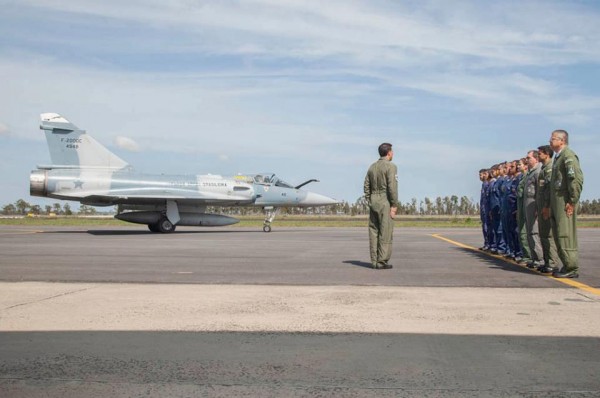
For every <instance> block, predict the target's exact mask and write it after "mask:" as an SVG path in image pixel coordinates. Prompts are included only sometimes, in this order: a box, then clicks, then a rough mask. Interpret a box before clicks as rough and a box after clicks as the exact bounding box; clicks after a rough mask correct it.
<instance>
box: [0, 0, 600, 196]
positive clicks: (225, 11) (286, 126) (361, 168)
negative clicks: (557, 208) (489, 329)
mask: <svg viewBox="0 0 600 398" xmlns="http://www.w3.org/2000/svg"><path fill="white" fill-rule="evenodd" d="M598 21H600V3H598V2H596V1H497V2H487V1H486V2H482V1H451V2H446V1H383V0H369V1H366V0H364V1H358V0H344V1H341V0H340V1H338V0H331V1H326V2H322V1H300V0H249V1H234V0H222V1H202V0H178V1H169V0H144V1H140V0H130V1H127V2H123V1H114V0H104V1H101V2H99V1H92V0H70V1H65V0H44V1H41V0H19V1H10V0H9V1H6V0H4V1H0V79H1V80H0V181H2V182H1V183H0V187H1V188H2V189H0V204H2V205H3V204H7V203H11V202H14V201H15V200H17V199H19V198H26V199H28V200H30V201H31V202H33V203H40V204H42V203H44V202H42V201H41V200H38V198H30V197H29V191H28V190H29V185H28V184H29V183H28V179H29V172H30V171H31V170H32V169H34V168H35V166H36V165H37V164H47V163H49V155H48V152H47V149H46V144H45V141H44V137H43V134H42V132H41V131H40V130H39V128H38V125H39V114H40V113H44V112H56V113H60V114H62V115H64V116H65V117H66V118H68V119H69V120H70V121H71V122H73V123H74V124H76V125H78V126H79V127H80V128H83V129H86V130H87V131H88V133H90V134H92V135H93V136H94V137H95V138H96V139H97V140H98V141H100V142H102V143H103V144H105V145H106V146H107V147H108V148H109V149H111V150H112V151H114V152H115V153H117V154H118V155H119V156H120V157H122V158H123V159H126V160H127V161H129V162H130V163H131V164H132V165H133V166H134V167H135V168H136V169H137V170H139V171H142V172H147V173H165V174H205V173H212V174H223V175H233V174H237V173H252V172H263V171H273V172H275V173H277V174H278V175H280V176H281V177H282V178H283V179H285V180H286V181H288V182H290V183H300V182H303V181H305V180H306V179H309V178H318V179H320V181H321V182H320V183H319V184H316V185H313V186H312V189H314V190H315V191H318V192H320V193H323V194H327V195H330V196H333V197H336V198H339V199H343V200H346V201H350V202H354V201H355V200H356V199H357V198H358V197H359V196H360V195H361V194H362V183H363V178H364V174H365V172H366V169H367V168H368V166H369V164H370V163H371V162H373V161H375V160H376V159H377V157H378V155H377V146H378V145H379V144H380V143H381V142H392V143H393V144H394V148H395V159H394V161H395V163H396V164H397V165H398V169H399V181H400V198H401V200H402V201H403V202H407V201H410V199H411V198H413V197H416V198H418V199H423V198H424V197H425V196H429V197H430V198H435V197H437V196H446V195H458V196H463V195H466V196H468V197H471V198H474V199H477V197H478V192H479V183H478V180H477V172H478V170H479V169H480V168H482V167H486V166H489V165H492V164H494V163H497V162H499V161H503V160H510V159H516V158H518V157H522V156H524V155H525V153H526V152H527V150H528V149H531V148H534V147H537V146H539V145H543V144H545V143H547V141H548V138H549V136H550V132H551V131H552V130H554V129H558V128H560V129H566V130H567V131H569V132H570V134H571V147H572V148H573V149H574V150H575V151H576V152H577V153H578V154H579V156H580V159H581V164H582V168H583V171H584V174H585V185H584V192H583V198H584V199H596V198H600V185H599V184H598V178H597V177H596V176H597V175H598V173H599V172H600V163H599V159H598V158H599V155H600V143H599V138H600V135H599V134H598V126H599V125H600V123H599V122H600V116H599V115H600V72H599V71H600V68H599V63H600V24H599V23H598Z"/></svg>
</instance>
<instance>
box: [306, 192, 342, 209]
mask: <svg viewBox="0 0 600 398" xmlns="http://www.w3.org/2000/svg"><path fill="white" fill-rule="evenodd" d="M300 203H301V204H302V205H303V206H327V205H334V204H336V203H340V201H339V200H336V199H333V198H330V197H328V196H325V195H321V194H318V193H314V192H307V193H306V197H305V198H304V199H303V200H302V201H301V202H300Z"/></svg>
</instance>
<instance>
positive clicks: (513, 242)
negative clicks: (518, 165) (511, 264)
mask: <svg viewBox="0 0 600 398" xmlns="http://www.w3.org/2000/svg"><path fill="white" fill-rule="evenodd" d="M521 178H523V176H522V175H521V174H519V175H517V176H514V177H513V178H512V179H511V181H510V187H509V188H510V190H509V192H508V215H509V216H508V219H507V220H508V224H507V229H508V235H509V247H510V250H511V253H512V254H513V255H514V257H515V258H522V257H523V250H522V249H521V243H520V242H519V226H518V224H517V210H518V209H517V189H518V187H519V183H520V182H521Z"/></svg>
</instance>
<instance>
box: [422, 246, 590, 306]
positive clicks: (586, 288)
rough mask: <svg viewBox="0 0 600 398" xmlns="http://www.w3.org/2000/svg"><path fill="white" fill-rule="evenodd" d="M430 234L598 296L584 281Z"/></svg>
mask: <svg viewBox="0 0 600 398" xmlns="http://www.w3.org/2000/svg"><path fill="white" fill-rule="evenodd" d="M431 236H433V237H434V238H436V239H440V240H443V241H445V242H448V243H451V244H453V245H455V246H458V247H462V248H463V249H468V250H472V251H474V252H476V253H481V254H485V255H487V256H489V257H494V258H497V259H498V260H502V261H504V262H505V263H508V264H512V265H517V266H519V267H521V268H525V269H527V270H529V271H531V272H535V273H537V274H540V275H542V276H545V277H547V278H552V279H554V280H555V281H557V282H560V283H564V284H565V285H569V286H571V287H575V288H577V289H580V290H583V291H586V292H588V293H592V294H595V295H598V296H600V289H598V288H595V287H592V286H589V285H586V284H585V283H581V282H577V281H575V280H573V279H564V278H555V277H553V276H552V275H550V274H542V273H541V272H537V271H534V270H532V269H530V268H527V267H526V266H523V265H520V264H517V263H515V262H514V261H511V260H508V259H506V258H504V257H503V256H499V255H496V254H492V253H487V252H484V251H482V250H479V249H477V248H475V247H473V246H469V245H465V244H464V243H460V242H456V241H453V240H452V239H448V238H444V237H443V236H441V235H440V234H432V235H431Z"/></svg>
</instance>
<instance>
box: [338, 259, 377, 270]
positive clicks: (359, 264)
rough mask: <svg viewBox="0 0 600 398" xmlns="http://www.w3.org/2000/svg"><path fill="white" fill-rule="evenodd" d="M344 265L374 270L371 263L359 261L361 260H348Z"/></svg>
mask: <svg viewBox="0 0 600 398" xmlns="http://www.w3.org/2000/svg"><path fill="white" fill-rule="evenodd" d="M344 264H351V265H355V266H357V267H363V268H373V265H372V264H371V263H367V262H365V261H359V260H346V261H344Z"/></svg>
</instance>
